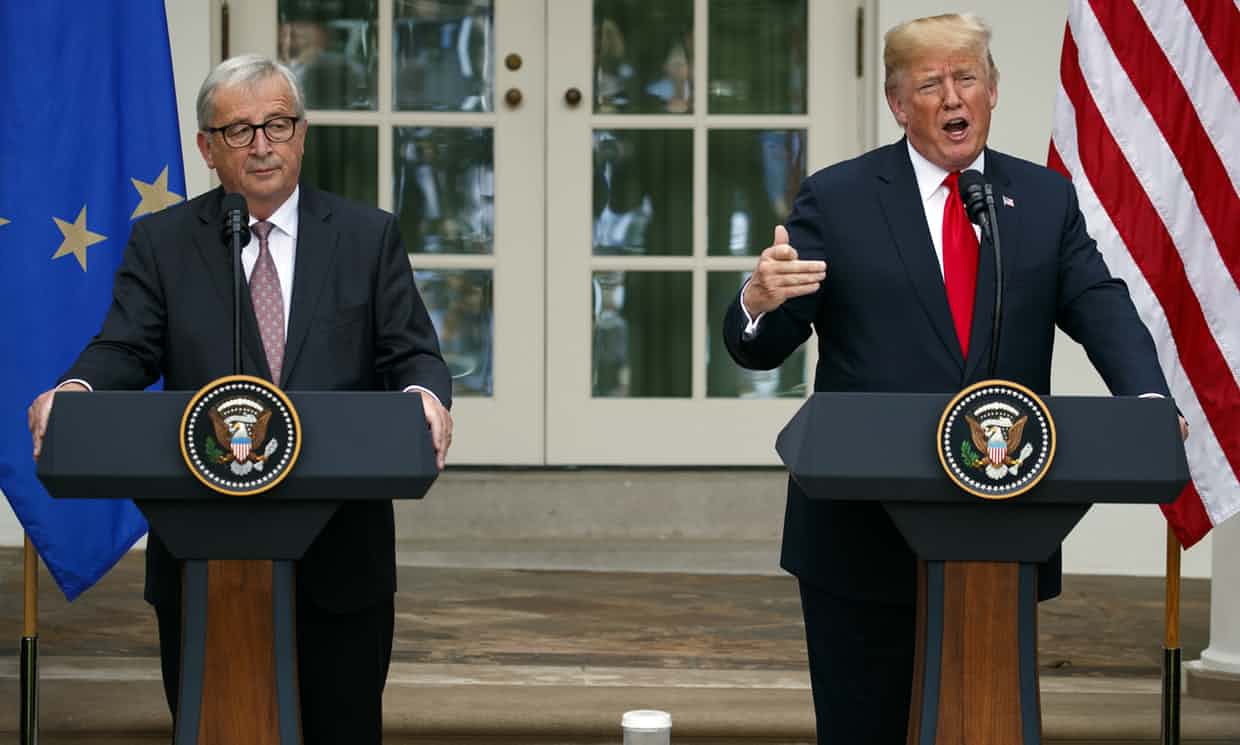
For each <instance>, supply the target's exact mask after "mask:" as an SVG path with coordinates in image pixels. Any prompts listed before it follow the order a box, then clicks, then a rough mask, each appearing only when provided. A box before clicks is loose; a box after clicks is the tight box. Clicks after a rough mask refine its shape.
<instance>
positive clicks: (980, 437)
mask: <svg viewBox="0 0 1240 745" xmlns="http://www.w3.org/2000/svg"><path fill="white" fill-rule="evenodd" d="M1005 408H1006V407H1005ZM977 413H978V414H979V415H980V414H981V413H982V412H981V411H980V410H979V411H978V412H977ZM964 419H965V421H966V422H968V423H969V431H970V433H971V434H972V438H971V439H972V441H973V447H974V448H976V450H972V449H969V452H968V454H967V457H966V459H965V464H966V465H967V466H968V467H969V468H974V469H978V470H984V471H985V472H986V475H987V476H989V477H990V478H992V479H996V480H997V479H1001V478H1003V477H1004V476H1007V475H1008V474H1009V473H1012V474H1015V473H1018V472H1019V470H1020V467H1021V464H1023V463H1024V462H1025V459H1026V458H1028V457H1029V455H1030V454H1031V453H1032V452H1033V445H1031V444H1029V443H1025V447H1024V448H1023V449H1022V448H1021V440H1022V438H1023V437H1024V433H1025V424H1026V422H1028V421H1029V417H1028V415H1026V416H1022V417H1020V418H1019V419H1016V420H1015V421H1013V420H1012V419H1011V418H1010V417H1007V416H1003V415H999V416H993V417H986V418H983V419H982V420H981V421H979V420H978V418H977V417H975V416H973V415H971V414H966V415H965V417H964ZM1018 451H1019V455H1013V454H1014V453H1017V452H1018ZM983 453H984V455H983Z"/></svg>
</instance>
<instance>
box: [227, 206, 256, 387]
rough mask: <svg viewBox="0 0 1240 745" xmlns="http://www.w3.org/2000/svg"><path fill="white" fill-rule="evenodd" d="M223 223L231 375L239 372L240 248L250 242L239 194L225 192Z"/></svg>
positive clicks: (242, 273) (242, 274)
mask: <svg viewBox="0 0 1240 745" xmlns="http://www.w3.org/2000/svg"><path fill="white" fill-rule="evenodd" d="M221 207H222V210H223V213H224V224H223V225H222V226H221V227H222V230H221V231H220V237H221V238H223V239H224V245H225V246H227V247H228V249H229V251H230V252H231V253H232V271H233V375H240V374H241V283H242V280H243V278H244V277H245V271H244V270H243V269H242V268H241V249H242V247H244V246H245V245H246V244H248V243H249V242H250V208H249V207H247V206H246V203H245V197H243V196H241V195H240V194H225V195H224V202H223V204H222V205H221Z"/></svg>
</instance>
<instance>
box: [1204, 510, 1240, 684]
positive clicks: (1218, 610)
mask: <svg viewBox="0 0 1240 745" xmlns="http://www.w3.org/2000/svg"><path fill="white" fill-rule="evenodd" d="M1213 550H1214V555H1213V560H1214V574H1213V579H1211V581H1210V646H1209V647H1207V648H1206V649H1205V650H1203V651H1202V653H1201V660H1199V661H1198V662H1197V663H1196V664H1195V665H1194V667H1195V668H1196V669H1197V670H1201V671H1202V672H1212V673H1224V674H1227V675H1235V676H1237V677H1238V678H1240V516H1238V517H1233V518H1232V519H1230V520H1228V521H1227V522H1225V523H1223V524H1222V525H1220V526H1219V527H1217V528H1215V529H1214V546H1213Z"/></svg>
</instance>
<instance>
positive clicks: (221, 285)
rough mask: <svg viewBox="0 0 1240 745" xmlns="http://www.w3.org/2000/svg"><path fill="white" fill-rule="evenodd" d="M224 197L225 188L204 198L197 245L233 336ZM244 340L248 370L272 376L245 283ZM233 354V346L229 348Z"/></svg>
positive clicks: (196, 234) (195, 235)
mask: <svg viewBox="0 0 1240 745" xmlns="http://www.w3.org/2000/svg"><path fill="white" fill-rule="evenodd" d="M223 198H224V190H223V188H222V187H216V189H215V190H214V191H213V192H212V193H211V194H210V196H209V197H208V198H207V199H204V200H203V203H202V208H201V209H200V210H199V211H198V225H197V226H196V227H195V229H194V244H195V245H196V247H197V249H198V255H199V257H200V258H201V259H202V263H203V264H204V265H205V266H206V267H207V274H208V276H210V278H211V284H212V285H213V286H214V287H215V292H216V295H217V297H218V298H219V300H220V303H221V305H222V307H224V308H227V309H228V312H227V313H226V314H225V315H226V317H227V318H228V325H229V329H228V337H229V338H230V339H231V338H232V307H233V275H232V252H231V251H230V250H229V248H228V247H227V246H225V245H224V244H223V241H222V240H221V238H220V225H221V222H220V219H221V218H220V205H221V202H222V201H223ZM241 339H242V355H243V360H244V362H245V363H246V364H245V365H244V366H245V367H247V368H248V372H250V373H252V374H254V375H257V376H259V377H262V378H267V379H270V378H271V371H270V370H269V369H268V367H267V356H266V354H265V353H264V352H263V345H262V343H261V342H260V341H259V335H258V320H257V319H256V318H255V316H254V306H253V305H252V304H251V303H250V293H249V292H248V289H247V285H246V284H245V282H242V284H241ZM228 354H229V357H230V358H231V357H232V349H231V347H230V348H229V352H228Z"/></svg>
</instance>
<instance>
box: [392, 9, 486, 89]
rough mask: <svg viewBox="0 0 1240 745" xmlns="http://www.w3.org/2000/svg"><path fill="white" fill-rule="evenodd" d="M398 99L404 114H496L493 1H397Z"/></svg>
mask: <svg viewBox="0 0 1240 745" xmlns="http://www.w3.org/2000/svg"><path fill="white" fill-rule="evenodd" d="M395 10H396V14H395V18H394V19H393V22H392V33H393V35H394V38H393V40H392V49H393V50H394V54H395V58H394V60H393V66H394V69H393V70H392V86H393V88H394V91H393V99H394V100H395V105H396V109H397V110H399V111H491V110H492V108H493V107H492V88H493V86H494V83H493V80H494V78H493V77H492V75H493V73H494V59H495V41H494V39H495V26H494V17H495V16H494V11H493V10H492V8H491V2H490V0H396V4H395Z"/></svg>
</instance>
